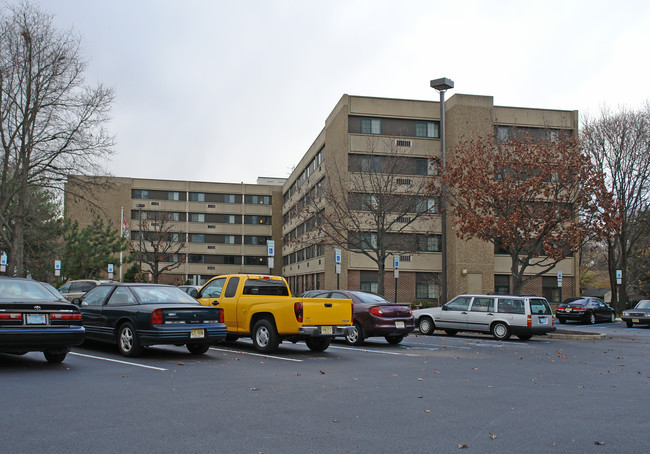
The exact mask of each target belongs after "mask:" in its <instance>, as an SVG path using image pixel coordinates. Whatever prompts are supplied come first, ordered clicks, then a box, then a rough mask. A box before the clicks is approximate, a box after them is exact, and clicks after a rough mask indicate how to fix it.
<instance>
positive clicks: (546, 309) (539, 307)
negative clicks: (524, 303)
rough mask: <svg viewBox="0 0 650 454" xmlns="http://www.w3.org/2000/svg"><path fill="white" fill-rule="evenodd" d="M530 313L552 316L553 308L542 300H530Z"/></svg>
mask: <svg viewBox="0 0 650 454" xmlns="http://www.w3.org/2000/svg"><path fill="white" fill-rule="evenodd" d="M530 313H531V314H534V315H551V313H552V312H551V306H549V305H548V301H546V300H545V299H542V298H531V299H530Z"/></svg>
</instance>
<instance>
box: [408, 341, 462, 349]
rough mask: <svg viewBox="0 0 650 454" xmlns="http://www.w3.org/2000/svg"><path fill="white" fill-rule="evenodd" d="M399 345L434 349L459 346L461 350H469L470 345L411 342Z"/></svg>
mask: <svg viewBox="0 0 650 454" xmlns="http://www.w3.org/2000/svg"><path fill="white" fill-rule="evenodd" d="M400 345H402V346H404V347H405V348H412V349H425V350H426V349H434V350H439V349H441V348H460V349H463V350H471V349H472V347H463V346H462V345H446V344H412V343H408V344H407V343H404V342H402V343H401V344H400Z"/></svg>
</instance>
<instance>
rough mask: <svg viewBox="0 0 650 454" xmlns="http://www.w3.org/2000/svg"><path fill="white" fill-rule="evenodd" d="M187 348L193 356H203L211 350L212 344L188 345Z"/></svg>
mask: <svg viewBox="0 0 650 454" xmlns="http://www.w3.org/2000/svg"><path fill="white" fill-rule="evenodd" d="M185 346H186V347H187V349H188V350H189V352H190V353H191V354H192V355H202V354H204V353H205V352H207V351H208V350H209V349H210V344H187V345H185Z"/></svg>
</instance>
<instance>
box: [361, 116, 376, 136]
mask: <svg viewBox="0 0 650 454" xmlns="http://www.w3.org/2000/svg"><path fill="white" fill-rule="evenodd" d="M361 134H381V120H380V119H379V118H362V119H361Z"/></svg>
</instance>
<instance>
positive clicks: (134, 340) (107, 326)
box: [74, 282, 226, 357]
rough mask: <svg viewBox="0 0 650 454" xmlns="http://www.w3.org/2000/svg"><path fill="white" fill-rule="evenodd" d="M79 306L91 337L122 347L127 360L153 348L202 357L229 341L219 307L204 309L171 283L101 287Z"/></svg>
mask: <svg viewBox="0 0 650 454" xmlns="http://www.w3.org/2000/svg"><path fill="white" fill-rule="evenodd" d="M74 303H75V304H78V305H79V308H80V310H81V313H82V315H83V324H84V326H85V327H86V339H92V340H98V341H102V342H109V343H114V344H117V347H118V349H119V351H120V353H121V354H122V355H124V356H129V357H133V356H138V355H140V354H141V353H142V348H143V347H146V346H150V345H159V344H175V345H183V344H185V346H186V347H187V349H188V350H189V351H190V353H192V354H195V355H198V354H202V353H205V352H207V351H208V348H210V344H212V343H214V342H216V341H219V340H223V339H225V338H226V325H225V324H224V323H223V312H222V310H221V309H220V308H216V307H208V306H204V305H202V304H201V303H199V302H198V301H196V300H195V299H194V298H192V297H191V296H190V295H188V294H187V293H185V292H183V291H182V290H179V289H178V288H177V287H173V286H171V285H161V284H122V283H119V282H115V283H111V284H100V285H98V286H97V287H95V288H94V289H92V290H90V291H89V292H88V293H86V294H85V295H84V296H83V297H81V298H77V299H75V300H74Z"/></svg>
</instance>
